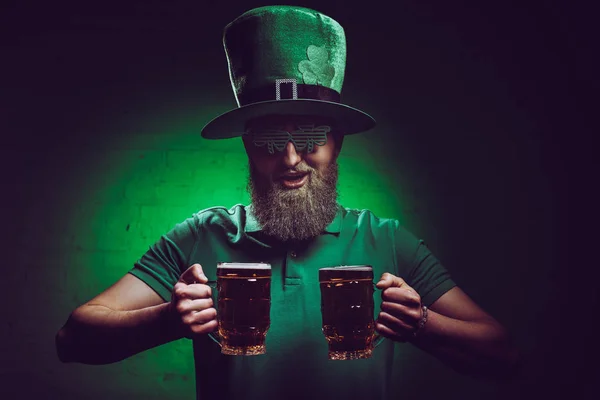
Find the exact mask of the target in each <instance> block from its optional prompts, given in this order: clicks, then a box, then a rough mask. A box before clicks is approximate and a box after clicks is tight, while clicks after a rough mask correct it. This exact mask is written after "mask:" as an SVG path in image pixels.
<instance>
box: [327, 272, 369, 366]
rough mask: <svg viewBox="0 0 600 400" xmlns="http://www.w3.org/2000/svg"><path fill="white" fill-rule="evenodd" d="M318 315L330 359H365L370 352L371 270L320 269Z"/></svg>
mask: <svg viewBox="0 0 600 400" xmlns="http://www.w3.org/2000/svg"><path fill="white" fill-rule="evenodd" d="M319 283H320V285H321V315H322V317H323V333H324V334H325V338H326V339H327V342H328V343H329V359H330V360H353V359H358V358H369V357H371V354H372V352H373V347H374V346H373V339H374V338H375V322H374V320H373V307H374V305H373V291H374V286H373V268H372V267H370V266H368V265H360V266H343V267H331V268H321V269H320V270H319Z"/></svg>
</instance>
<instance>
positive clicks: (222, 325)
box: [217, 263, 271, 356]
mask: <svg viewBox="0 0 600 400" xmlns="http://www.w3.org/2000/svg"><path fill="white" fill-rule="evenodd" d="M217 291H218V297H217V305H218V311H217V322H218V324H219V325H218V343H219V345H220V346H221V353H222V354H229V355H245V356H251V355H257V354H265V353H266V351H267V348H266V345H265V339H266V336H267V331H268V330H269V326H270V324H271V318H270V312H271V265H270V264H264V263H218V264H217Z"/></svg>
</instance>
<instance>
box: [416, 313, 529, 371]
mask: <svg viewBox="0 0 600 400" xmlns="http://www.w3.org/2000/svg"><path fill="white" fill-rule="evenodd" d="M413 343H414V344H415V345H416V346H418V347H419V348H421V349H423V350H425V351H427V352H429V353H431V354H433V355H434V356H436V357H437V358H439V359H440V360H441V361H443V362H444V363H446V364H448V365H449V366H451V367H452V368H454V369H456V370H458V371H460V372H463V373H468V374H470V375H476V376H487V377H506V376H511V375H513V374H514V373H515V372H516V369H517V364H518V360H519V355H518V352H517V350H516V349H515V348H514V347H513V346H512V344H511V342H510V340H509V338H508V335H507V334H506V332H505V330H504V329H503V328H502V327H501V326H500V325H499V324H498V323H497V322H495V321H494V320H480V321H461V320H458V319H453V318H449V317H446V316H443V315H441V314H438V313H436V312H434V311H431V310H430V311H429V315H428V320H427V323H426V324H425V327H424V328H423V329H422V330H421V331H420V332H419V334H418V335H417V338H415V339H414V340H413Z"/></svg>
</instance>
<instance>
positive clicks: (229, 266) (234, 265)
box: [217, 262, 271, 269]
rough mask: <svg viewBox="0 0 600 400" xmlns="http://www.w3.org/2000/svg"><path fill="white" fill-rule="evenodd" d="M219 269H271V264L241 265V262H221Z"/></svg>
mask: <svg viewBox="0 0 600 400" xmlns="http://www.w3.org/2000/svg"><path fill="white" fill-rule="evenodd" d="M217 268H223V269H234V268H236V269H240V268H251V269H271V264H266V263H241V262H220V263H217Z"/></svg>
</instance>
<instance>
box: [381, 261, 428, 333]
mask: <svg viewBox="0 0 600 400" xmlns="http://www.w3.org/2000/svg"><path fill="white" fill-rule="evenodd" d="M376 287H377V288H378V289H381V290H382V292H381V298H382V300H383V301H382V303H381V312H380V313H379V317H378V318H377V321H376V325H375V329H376V330H377V332H379V334H380V335H381V336H385V337H387V338H389V339H392V340H395V341H397V342H405V341H407V340H409V339H410V338H412V337H413V336H414V334H415V332H417V330H418V329H419V322H420V321H421V318H422V316H423V315H422V313H423V310H422V308H423V307H422V304H421V296H419V294H418V293H417V291H416V290H415V289H413V288H412V287H410V286H409V285H408V283H406V282H405V281H404V279H402V278H399V277H397V276H395V275H392V274H390V273H387V272H386V273H384V274H383V275H382V276H381V279H380V280H379V282H377V284H376Z"/></svg>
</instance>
